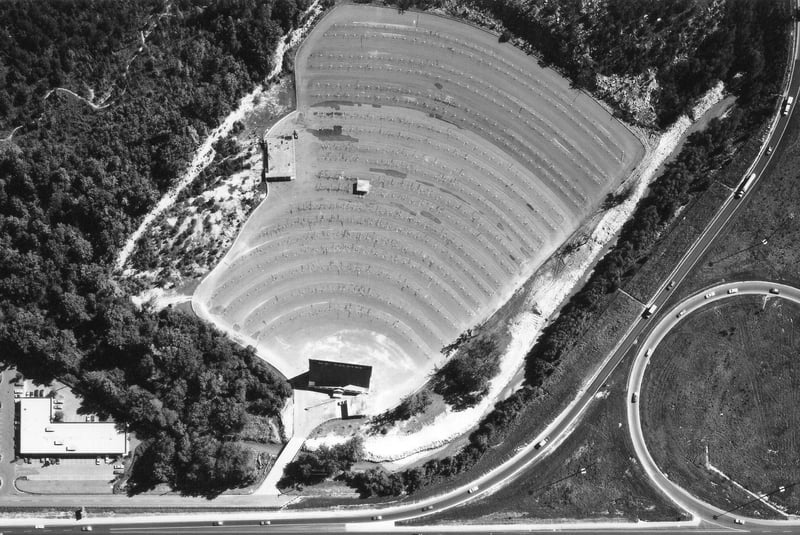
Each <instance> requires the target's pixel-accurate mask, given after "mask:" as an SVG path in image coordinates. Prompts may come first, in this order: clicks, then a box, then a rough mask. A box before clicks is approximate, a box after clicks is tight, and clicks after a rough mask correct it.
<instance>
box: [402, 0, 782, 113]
mask: <svg viewBox="0 0 800 535" xmlns="http://www.w3.org/2000/svg"><path fill="white" fill-rule="evenodd" d="M397 3H398V5H401V6H403V5H405V6H407V7H410V6H411V5H417V6H419V7H423V8H424V7H434V6H438V7H442V8H444V9H446V10H447V11H448V12H450V13H453V14H455V15H457V16H464V17H468V18H471V19H472V20H475V21H477V22H479V23H483V24H489V25H492V23H491V19H494V20H496V21H497V22H499V23H500V24H501V25H502V27H504V28H506V29H507V32H506V33H505V34H504V36H503V39H504V40H505V39H509V38H511V37H516V38H519V39H521V41H520V42H521V43H523V44H524V45H525V46H531V47H532V48H533V50H535V51H536V53H537V55H539V56H540V57H541V58H542V60H543V61H544V62H545V63H548V64H550V65H553V66H554V67H556V68H557V69H559V70H560V71H561V72H563V73H564V74H566V75H567V76H568V77H569V78H570V79H571V80H573V82H574V83H575V84H577V85H578V86H580V87H583V88H585V89H587V90H589V91H591V92H593V93H595V94H596V95H597V96H599V97H600V98H603V99H604V100H606V101H608V102H609V103H611V104H613V105H614V107H615V108H616V109H617V111H618V112H619V113H620V114H621V115H622V116H623V117H625V119H626V120H629V121H633V122H636V123H639V124H643V125H645V126H657V127H664V126H666V125H668V124H670V123H672V122H673V121H674V120H675V119H676V118H677V117H678V116H679V115H680V114H682V113H684V112H685V111H687V109H688V108H689V107H690V105H691V103H692V100H693V99H695V98H697V97H698V96H700V95H701V94H703V93H704V92H705V91H706V90H707V89H709V88H710V87H711V85H712V84H713V83H715V82H716V81H717V80H722V81H724V82H725V85H726V87H727V88H728V89H729V90H730V91H733V92H734V93H736V94H737V95H739V96H741V97H742V98H744V99H746V100H750V99H752V98H753V97H754V96H755V95H758V94H759V93H760V85H759V84H760V83H761V79H762V75H766V76H767V77H768V76H769V72H768V71H769V70H770V69H772V68H774V66H775V64H776V60H775V58H776V57H777V56H779V55H780V54H782V52H783V50H782V47H783V46H784V44H783V41H781V39H782V35H781V33H780V32H775V31H772V30H774V29H775V28H779V27H780V26H781V23H782V21H783V20H784V19H785V18H787V17H788V16H789V7H788V3H784V2H772V1H761V2H753V1H752V0H724V1H723V0H669V1H664V0H596V1H585V0H465V1H452V2H451V1H448V0H398V2H397ZM766 104H767V107H768V106H769V103H766Z"/></svg>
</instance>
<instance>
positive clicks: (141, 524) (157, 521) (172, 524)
mask: <svg viewBox="0 0 800 535" xmlns="http://www.w3.org/2000/svg"><path fill="white" fill-rule="evenodd" d="M797 32H798V26H797V25H795V31H794V33H795V43H794V61H793V63H792V68H791V71H790V74H789V84H788V90H787V94H789V95H795V97H797V95H798V88H800V77H798V76H796V73H797V68H798V65H800V60H799V59H798V58H800V54H799V53H798V52H799V51H798V39H797ZM795 100H797V98H796V99H795ZM790 117H791V114H789V115H787V116H784V115H778V116H777V120H776V121H775V122H774V123H773V125H772V128H771V129H770V134H769V136H768V140H767V141H766V142H765V143H764V145H763V146H762V149H761V151H760V153H759V155H758V157H757V159H756V161H755V162H754V164H753V166H752V167H751V169H750V170H749V171H748V172H747V173H746V174H745V176H747V175H748V174H750V173H753V172H754V173H756V177H757V178H756V183H757V181H758V180H759V179H760V178H761V176H762V175H763V174H764V172H765V171H766V170H767V169H768V168H769V166H770V163H771V159H772V156H773V154H774V152H773V153H771V154H767V151H766V148H767V147H768V146H773V147H776V148H777V147H778V145H780V144H781V143H782V141H783V137H784V134H785V132H786V128H787V125H788V122H789V119H790ZM756 183H754V184H752V185H751V187H750V190H749V191H752V190H753V188H754V187H755V185H756ZM748 193H749V192H748ZM746 198H747V194H746V195H745V196H744V198H743V199H734V198H733V192H731V195H730V196H729V198H728V199H727V200H726V201H725V202H724V203H723V205H722V207H721V208H720V210H719V211H718V212H717V214H716V215H715V216H714V218H713V220H712V221H711V222H710V223H709V225H708V226H707V228H706V229H705V230H704V231H703V233H702V234H701V235H700V236H699V237H698V239H697V240H696V241H695V243H694V244H693V245H692V246H691V247H690V249H689V250H688V252H687V253H686V255H684V257H683V258H682V260H681V261H680V263H679V264H678V266H677V267H676V268H675V270H674V271H673V272H672V274H671V275H670V276H669V277H667V278H666V279H665V280H664V281H663V283H662V285H661V286H660V288H659V289H658V291H657V292H656V293H655V295H654V297H653V299H652V300H651V302H650V303H648V305H649V304H651V303H652V304H656V305H657V306H659V307H661V306H662V305H663V304H664V303H665V302H666V301H667V299H668V298H669V297H670V295H671V289H670V283H671V282H672V281H674V282H675V285H678V284H680V282H681V281H682V280H683V279H684V278H685V277H686V275H687V274H688V273H689V272H690V271H691V270H692V269H693V268H694V266H695V265H696V264H697V262H698V261H699V260H700V258H701V257H702V256H703V255H704V254H705V252H706V251H707V250H708V248H709V247H710V245H711V244H712V242H713V241H714V239H715V238H716V237H717V236H718V235H719V234H720V233H721V232H722V230H723V229H724V228H725V226H726V225H727V224H728V222H729V221H730V220H731V219H732V218H733V217H734V216H735V215H736V213H737V211H738V210H739V208H740V207H741V206H742V204H743V202H744V201H745V200H746ZM744 284H745V283H739V287H740V288H741V290H740V293H745V290H746V287H745V286H744ZM746 284H761V285H763V284H769V283H763V282H753V283H746ZM772 286H776V285H774V284H773V285H772ZM673 287H674V286H673ZM726 287H727V286H726V285H723V286H721V287H720V288H726ZM781 288H782V292H783V291H785V292H786V294H784V295H783V296H784V297H786V296H795V295H798V296H800V293H798V294H795V293H794V292H797V290H795V289H791V288H789V287H783V286H781ZM762 290H763V286H759V287H758V291H759V292H760V291H762ZM754 291H755V290H754ZM726 295H727V294H726ZM695 298H696V296H695ZM720 298H721V297H720ZM695 304H696V303H695V302H694V301H690V302H688V303H682V304H681V305H682V306H683V307H684V308H685V307H693V306H695ZM656 316H657V317H661V315H660V314H656ZM673 316H674V314H673ZM669 319H670V318H669V316H667V317H666V319H664V320H662V321H661V322H659V323H658V325H657V327H660V326H661V323H662V322H667V321H668V320H669ZM652 324H653V318H650V319H645V318H639V319H638V320H637V321H636V322H635V323H634V324H633V325H631V327H630V329H629V330H628V333H627V335H626V336H625V337H624V338H623V339H622V340H621V341H620V342H619V344H618V345H617V347H616V349H615V350H614V351H613V353H612V354H611V355H610V356H609V357H608V358H607V360H606V361H605V363H604V364H603V366H602V367H601V369H600V370H599V371H598V372H597V373H595V375H594V376H593V377H591V378H590V379H589V382H588V386H587V387H585V388H584V389H583V390H582V391H581V392H579V393H578V396H577V397H576V398H575V399H574V400H573V402H572V403H571V404H570V405H569V406H568V407H567V409H566V410H565V411H564V412H563V413H562V414H560V415H558V416H557V417H556V419H555V420H554V421H553V422H552V423H551V424H550V425H549V426H548V428H547V429H546V430H545V431H544V432H543V433H541V434H540V435H539V436H538V437H536V438H535V439H533V440H532V441H531V442H530V443H529V444H527V445H525V446H524V447H523V448H522V449H521V450H520V451H519V452H518V453H517V454H516V455H515V456H514V457H512V458H511V459H509V460H508V461H506V462H505V463H503V464H502V465H500V466H498V467H497V468H495V469H493V470H492V471H491V472H488V473H486V474H483V475H481V476H480V477H478V478H477V479H475V480H474V481H473V482H471V483H469V484H468V485H466V486H464V487H461V488H459V489H456V490H454V491H452V492H449V493H446V494H443V495H440V496H436V497H433V498H429V499H426V500H422V501H419V502H414V503H403V504H401V505H394V506H389V507H385V508H381V509H366V508H357V509H341V510H335V511H333V510H327V511H299V510H295V511H288V510H282V511H278V512H260V513H227V512H226V513H188V514H182V515H181V514H174V515H160V516H157V517H153V516H146V515H139V516H130V517H124V518H119V519H115V518H114V517H105V518H91V517H90V518H88V519H86V520H82V521H80V522H76V521H75V520H74V519H68V518H61V519H49V520H46V519H43V520H39V521H36V522H35V523H36V524H40V525H42V526H43V527H42V528H41V529H36V528H34V527H33V524H34V521H32V520H31V519H13V518H3V519H2V520H1V521H0V523H1V524H2V527H0V529H2V532H3V533H6V534H8V533H64V532H79V531H80V530H81V528H82V527H84V526H89V525H91V526H92V528H93V531H94V532H98V533H172V534H174V533H181V532H188V531H197V532H200V533H206V532H208V533H222V532H225V533H253V532H258V533H305V532H312V531H315V532H322V533H329V532H341V531H362V532H366V533H383V532H386V533H397V532H398V531H403V532H411V533H413V532H423V531H424V532H425V533H440V532H447V533H453V532H460V533H463V532H468V531H480V532H492V533H505V532H508V533H511V532H519V531H522V530H530V526H527V527H525V526H517V527H514V526H491V527H490V526H457V527H456V528H455V529H452V530H450V529H447V528H444V527H434V528H422V527H415V528H396V527H395V522H397V521H400V520H408V519H413V518H420V517H424V516H426V515H430V514H435V513H437V512H440V511H442V510H445V509H449V508H452V507H455V506H458V505H461V504H464V503H466V502H467V501H469V500H472V499H475V498H479V497H480V496H481V495H482V494H484V493H486V492H489V491H490V490H492V489H494V488H498V487H500V486H503V485H507V484H508V483H510V482H511V481H513V480H514V479H515V478H516V477H517V476H519V475H520V474H521V473H522V472H524V471H525V470H527V469H529V468H530V467H531V466H533V465H535V464H536V463H538V462H541V461H542V460H543V459H546V457H547V455H548V454H549V453H550V452H551V451H553V450H554V449H555V448H556V447H557V446H558V445H559V444H560V443H561V442H563V441H564V440H565V439H566V438H567V436H569V433H570V432H571V431H572V430H573V429H574V428H575V427H576V425H577V423H578V422H579V420H580V418H581V416H582V415H583V414H584V412H585V410H586V409H587V407H588V406H589V404H590V403H591V402H592V400H593V399H594V395H595V394H596V393H597V392H598V391H599V390H600V389H601V388H602V386H603V384H604V383H605V382H606V381H607V379H608V377H609V376H610V375H611V373H612V372H613V371H614V369H615V368H616V366H617V365H619V363H620V362H621V361H622V360H623V358H624V356H625V355H626V353H628V351H629V350H630V349H631V348H632V347H634V345H636V344H637V343H638V340H639V338H640V337H641V336H642V335H643V334H645V331H647V330H648V329H650V328H651V327H652ZM653 332H654V333H655V332H660V331H656V330H653ZM652 336H657V334H656V335H654V334H652V333H651V334H649V335H648V341H649V340H650V339H651V338H650V337H652ZM648 343H649V342H648ZM639 349H640V351H639V353H640V354H641V346H640V348H639ZM639 360H641V359H639ZM637 362H639V361H637ZM631 378H632V379H633V375H632V376H631ZM639 380H641V378H640V379H639ZM637 384H638V383H637ZM630 418H634V419H633V420H631V419H630ZM637 422H638V412H636V414H635V415H631V414H629V423H631V424H632V425H636V424H637ZM632 429H633V427H632ZM544 437H549V438H550V440H549V442H548V443H547V444H546V445H545V446H544V447H541V448H538V449H537V448H536V447H535V444H536V443H537V442H538V441H540V440H541V439H543V438H544ZM637 441H638V442H639V444H638V448H641V450H640V449H637V454H640V459H646V458H647V457H646V455H649V454H646V447H645V445H644V442H643V440H642V439H641V429H640V428H639V438H638V439H637V438H635V439H634V445H636V444H637ZM650 461H652V459H650ZM643 463H644V461H643ZM651 472H652V473H651ZM647 473H648V474H649V475H650V476H651V477H653V478H654V479H653V480H654V482H655V484H656V485H657V486H658V487H659V488H662V490H664V491H665V492H667V495H669V496H670V497H672V498H673V499H675V500H676V503H678V505H680V506H682V507H684V508H685V509H686V510H687V511H689V512H691V513H693V515H694V520H693V521H691V522H683V523H672V524H669V523H664V524H628V525H621V524H608V523H598V524H586V525H582V524H580V523H570V524H558V525H557V526H556V528H557V529H558V531H560V532H562V533H594V532H598V531H601V530H602V531H604V532H606V533H615V532H620V533H621V532H625V533H641V532H645V531H658V532H661V533H670V532H678V531H680V532H686V531H689V530H692V531H699V532H705V531H711V532H715V531H716V532H718V531H725V530H728V529H731V528H733V526H732V525H731V523H730V521H728V522H727V523H726V522H716V521H714V520H713V518H712V517H713V515H714V514H717V513H718V512H719V511H718V510H716V509H715V508H714V507H713V506H710V505H709V504H705V503H703V502H699V501H698V500H697V499H695V498H694V497H692V496H690V495H688V494H687V493H686V492H685V491H683V490H682V489H679V488H676V487H675V486H674V485H671V484H670V483H669V481H668V480H666V478H664V477H663V475H661V476H660V475H659V474H660V472H658V469H657V467H655V465H654V464H651V466H650V470H649V471H648V472H647ZM475 486H477V487H478V490H477V491H474V492H468V490H469V489H471V488H473V487H475ZM665 489H666V490H665ZM45 500H46V498H45ZM75 500H76V501H75V504H76V507H79V506H80V505H81V502H80V497H76V498H75ZM213 506H214V504H213V502H209V507H213ZM429 506H432V508H431V509H428V507H429ZM423 509H425V510H424V511H423ZM378 515H379V516H380V517H381V518H380V519H378V518H376V517H377V516H378ZM266 519H269V520H270V522H271V525H269V526H261V525H260V524H259V522H260V521H262V520H266ZM217 520H223V521H224V524H223V525H222V526H212V523H213V522H215V521H217ZM753 522H754V524H753V525H748V526H746V528H747V529H752V528H754V527H756V528H758V529H761V530H763V531H770V530H774V531H775V532H784V531H785V530H789V532H794V530H795V528H794V527H792V526H791V525H789V524H787V523H786V522H781V521H778V522H779V525H780V526H781V529H776V528H777V526H775V525H771V524H769V523H767V521H760V522H759V523H758V524H756V523H755V521H753ZM748 524H749V522H748ZM581 526H583V527H581ZM540 528H541V529H550V530H552V529H556V528H554V527H553V526H549V527H548V526H547V525H541V526H540ZM737 528H741V526H737ZM798 532H800V529H798Z"/></svg>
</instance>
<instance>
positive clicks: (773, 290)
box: [769, 288, 781, 295]
mask: <svg viewBox="0 0 800 535" xmlns="http://www.w3.org/2000/svg"><path fill="white" fill-rule="evenodd" d="M769 293H771V294H775V295H778V294H780V293H781V291H780V290H779V289H777V288H770V289H769Z"/></svg>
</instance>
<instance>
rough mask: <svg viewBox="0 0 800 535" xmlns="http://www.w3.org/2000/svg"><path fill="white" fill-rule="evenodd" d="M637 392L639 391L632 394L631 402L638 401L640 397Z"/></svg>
mask: <svg viewBox="0 0 800 535" xmlns="http://www.w3.org/2000/svg"><path fill="white" fill-rule="evenodd" d="M637 394H638V392H634V393H633V395H632V396H631V403H636V400H637V399H638V396H637Z"/></svg>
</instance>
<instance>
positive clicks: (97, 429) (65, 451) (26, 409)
mask: <svg viewBox="0 0 800 535" xmlns="http://www.w3.org/2000/svg"><path fill="white" fill-rule="evenodd" d="M19 404H20V408H19V411H20V418H19V451H20V454H21V455H125V454H126V453H128V440H127V434H126V433H125V432H120V431H117V427H116V424H115V423H113V422H53V421H52V414H53V409H52V400H51V399H50V398H22V399H20V401H19Z"/></svg>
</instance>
